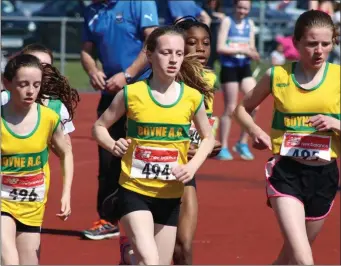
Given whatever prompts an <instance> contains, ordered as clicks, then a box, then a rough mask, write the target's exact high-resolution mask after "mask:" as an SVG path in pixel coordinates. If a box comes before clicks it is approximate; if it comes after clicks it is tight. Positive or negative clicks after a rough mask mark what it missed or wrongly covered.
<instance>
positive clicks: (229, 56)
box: [217, 0, 259, 160]
mask: <svg viewBox="0 0 341 266" xmlns="http://www.w3.org/2000/svg"><path fill="white" fill-rule="evenodd" d="M234 5H235V12H234V15H233V16H231V17H226V18H225V19H224V20H223V21H222V22H221V25H220V28H219V31H218V40H217V53H218V54H220V63H221V72H220V83H221V87H222V91H223V95H224V113H223V115H222V117H221V119H220V141H221V144H222V150H221V152H220V153H219V154H218V156H217V158H218V159H221V160H232V159H233V156H232V154H231V153H230V150H229V149H228V138H229V133H230V130H231V115H232V112H233V110H234V109H235V107H236V105H237V101H238V91H239V88H240V89H241V91H242V92H243V93H244V94H246V93H248V92H249V91H250V90H251V89H253V87H254V86H255V85H256V80H255V79H254V78H253V77H252V73H251V60H259V55H258V53H257V51H256V47H255V26H254V23H253V21H252V20H251V19H249V18H248V17H247V15H248V14H249V12H250V9H251V1H249V0H246V1H239V0H238V1H237V0H235V4H234ZM255 111H256V109H255ZM255 111H254V113H253V116H254V115H255ZM247 140H248V136H247V134H246V133H245V132H244V131H242V133H241V135H240V139H239V141H238V142H237V143H236V145H235V146H234V147H233V150H234V151H235V152H237V153H239V155H240V156H241V158H242V159H244V160H253V158H254V157H253V154H252V153H251V152H250V150H249V146H248V144H247Z"/></svg>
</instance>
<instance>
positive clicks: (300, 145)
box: [280, 133, 331, 161]
mask: <svg viewBox="0 0 341 266" xmlns="http://www.w3.org/2000/svg"><path fill="white" fill-rule="evenodd" d="M330 143H331V137H330V136H318V135H306V134H294V133H285V134H284V137H283V142H282V146H281V153H280V154H281V155H282V156H290V157H297V158H300V159H304V160H324V161H330V145H331V144H330Z"/></svg>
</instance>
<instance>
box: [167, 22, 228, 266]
mask: <svg viewBox="0 0 341 266" xmlns="http://www.w3.org/2000/svg"><path fill="white" fill-rule="evenodd" d="M178 21H179V22H175V23H176V26H177V27H179V28H181V29H183V30H185V32H186V39H185V54H191V55H195V56H196V57H197V58H198V60H199V61H200V63H201V64H202V65H203V67H205V66H206V65H207V62H208V59H209V57H210V53H211V32H210V29H209V27H207V25H206V24H204V23H201V22H199V21H197V20H195V18H194V20H193V18H190V17H189V18H188V19H186V17H184V18H182V19H179V20H178ZM203 77H204V79H205V80H206V82H207V84H208V85H209V86H210V87H211V88H212V90H214V88H215V86H216V82H217V76H216V75H215V73H214V72H213V71H212V70H210V69H207V68H205V70H204V72H203ZM207 100H208V104H207V106H206V114H207V116H208V118H209V121H210V125H211V126H212V127H213V130H214V131H215V130H216V128H217V127H218V125H217V124H218V121H219V120H218V118H217V117H213V116H212V114H213V100H214V98H213V97H212V98H209V99H207ZM200 141H201V140H200V136H198V132H197V130H196V129H195V127H193V128H191V149H190V151H189V154H190V158H191V157H192V156H193V155H194V154H195V151H196V149H197V147H198V145H200ZM220 148H221V145H220V143H219V142H218V141H216V143H215V148H214V151H213V152H212V154H210V155H209V156H210V157H214V156H215V155H217V154H218V153H219V151H220ZM197 219H198V202H197V195H196V181H195V178H193V179H192V180H191V181H190V182H188V183H186V184H185V190H184V194H183V196H182V198H181V208H180V217H179V224H178V231H177V238H176V245H175V249H174V255H173V262H174V265H184V264H185V265H191V264H192V263H193V259H192V257H193V255H192V243H193V238H194V234H195V231H196V226H197Z"/></svg>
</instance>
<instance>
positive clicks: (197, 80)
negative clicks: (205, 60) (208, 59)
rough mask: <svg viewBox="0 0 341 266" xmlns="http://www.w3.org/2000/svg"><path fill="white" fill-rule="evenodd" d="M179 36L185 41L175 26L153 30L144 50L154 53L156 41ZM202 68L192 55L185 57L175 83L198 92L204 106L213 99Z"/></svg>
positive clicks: (181, 31)
mask: <svg viewBox="0 0 341 266" xmlns="http://www.w3.org/2000/svg"><path fill="white" fill-rule="evenodd" d="M166 34H167V35H180V36H182V38H183V39H184V40H185V31H184V30H183V29H180V28H179V27H177V26H176V25H171V26H164V27H159V28H157V29H155V30H154V31H153V32H152V33H151V34H150V35H149V37H148V39H147V41H146V45H145V48H146V50H147V51H150V52H154V51H155V49H156V47H157V43H158V39H159V38H160V37H161V36H163V35H166ZM203 73H204V67H203V65H202V64H201V63H200V61H199V60H198V59H197V58H196V56H194V55H185V57H184V60H183V62H182V65H181V68H180V71H179V73H178V75H177V77H176V80H177V81H182V82H184V83H185V84H186V85H188V86H190V87H192V88H194V89H196V90H198V91H199V92H200V93H202V94H203V95H204V98H205V106H206V107H207V106H208V102H209V100H211V99H212V98H213V93H214V91H213V88H211V87H210V86H209V85H208V84H207V82H206V81H205V79H204V77H203Z"/></svg>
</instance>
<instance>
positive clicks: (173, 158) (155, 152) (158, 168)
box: [131, 146, 179, 180]
mask: <svg viewBox="0 0 341 266" xmlns="http://www.w3.org/2000/svg"><path fill="white" fill-rule="evenodd" d="M178 158H179V151H178V150H177V149H166V148H155V147H145V146H137V147H136V148H135V150H134V152H133V160H132V166H131V177H132V178H146V179H159V180H175V179H176V178H175V176H173V175H172V174H171V171H172V167H175V166H176V165H178Z"/></svg>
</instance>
